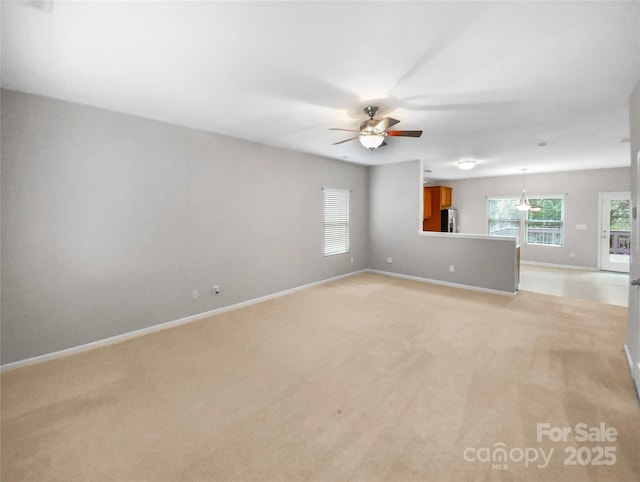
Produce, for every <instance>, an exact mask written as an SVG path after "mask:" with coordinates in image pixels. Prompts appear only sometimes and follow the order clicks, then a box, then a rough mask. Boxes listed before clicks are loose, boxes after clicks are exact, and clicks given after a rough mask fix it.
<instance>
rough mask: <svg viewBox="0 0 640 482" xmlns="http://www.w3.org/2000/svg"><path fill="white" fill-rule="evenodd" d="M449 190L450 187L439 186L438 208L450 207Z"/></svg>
mask: <svg viewBox="0 0 640 482" xmlns="http://www.w3.org/2000/svg"><path fill="white" fill-rule="evenodd" d="M451 191H452V189H451V188H450V187H447V186H440V209H447V208H450V207H451Z"/></svg>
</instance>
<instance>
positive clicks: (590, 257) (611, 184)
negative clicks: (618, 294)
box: [445, 167, 631, 268]
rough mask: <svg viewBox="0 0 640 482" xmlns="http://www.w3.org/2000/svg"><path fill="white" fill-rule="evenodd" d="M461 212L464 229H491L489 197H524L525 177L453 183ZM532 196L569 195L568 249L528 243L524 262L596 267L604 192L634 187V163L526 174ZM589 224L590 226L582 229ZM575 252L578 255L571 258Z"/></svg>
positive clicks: (567, 197) (462, 228) (474, 230)
mask: <svg viewBox="0 0 640 482" xmlns="http://www.w3.org/2000/svg"><path fill="white" fill-rule="evenodd" d="M445 184H446V185H447V186H451V187H452V188H453V205H454V207H456V208H458V210H459V217H460V223H459V224H460V231H461V232H463V233H480V234H487V232H488V211H487V197H493V196H514V197H519V196H520V192H521V190H522V175H521V174H520V175H515V176H503V177H491V178H475V179H465V180H458V181H447V182H445ZM526 188H527V195H529V196H530V197H535V196H537V195H542V196H544V195H565V232H564V236H565V243H564V246H562V247H556V246H532V245H526V244H523V245H522V252H521V255H522V260H523V261H533V262H542V263H552V264H560V265H571V266H580V267H588V268H595V267H597V264H598V234H599V233H598V215H599V214H598V193H599V192H616V191H629V190H630V189H631V181H630V171H629V168H628V167H621V168H615V169H597V170H589V171H572V172H556V173H548V174H527V175H526ZM576 225H586V227H587V229H586V230H578V229H576ZM571 253H573V254H574V257H571V256H570V255H571Z"/></svg>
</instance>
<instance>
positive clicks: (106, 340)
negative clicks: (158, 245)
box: [0, 270, 367, 372]
mask: <svg viewBox="0 0 640 482" xmlns="http://www.w3.org/2000/svg"><path fill="white" fill-rule="evenodd" d="M364 271H367V270H359V271H353V272H351V273H346V274H343V275H340V276H334V277H332V278H327V279H324V280H320V281H314V282H313V283H307V284H305V285H302V286H297V287H295V288H291V289H288V290H284V291H278V292H277V293H272V294H270V295H265V296H260V297H259V298H253V299H251V300H247V301H242V302H240V303H235V304H233V305H228V306H223V307H222V308H216V309H215V310H210V311H205V312H203V313H198V314H195V315H190V316H186V317H184V318H180V319H178V320H173V321H167V322H164V323H159V324H157V325H153V326H149V327H147V328H141V329H139V330H134V331H130V332H127V333H123V334H121V335H115V336H111V337H109V338H103V339H101V340H96V341H92V342H90V343H84V344H82V345H78V346H74V347H71V348H66V349H64V350H59V351H54V352H52V353H46V354H44V355H38V356H34V357H31V358H25V359H24V360H18V361H15V362H11V363H6V364H4V365H1V366H0V371H1V372H5V371H9V370H13V369H15V368H20V367H24V366H27V365H33V364H34V363H40V362H44V361H47V360H53V359H55V358H60V357H63V356H67V355H72V354H74V353H80V352H83V351H86V350H91V349H94V348H98V347H102V346H106V345H110V344H112V343H118V342H120V341H124V340H129V339H131V338H137V337H138V336H142V335H146V334H149V333H153V332H156V331H161V330H166V329H168V328H172V327H174V326H178V325H182V324H185V323H190V322H192V321H197V320H201V319H203V318H207V317H209V316H212V315H217V314H219V313H224V312H226V311H231V310H237V309H238V308H243V307H245V306H249V305H254V304H256V303H261V302H263V301H267V300H271V299H273V298H279V297H281V296H285V295H288V294H291V293H295V292H297V291H300V290H303V289H306V288H311V287H313V286H318V285H322V284H326V283H330V282H332V281H336V280H339V279H341V278H347V277H349V276H353V275H356V274H358V273H362V272H364Z"/></svg>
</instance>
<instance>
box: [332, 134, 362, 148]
mask: <svg viewBox="0 0 640 482" xmlns="http://www.w3.org/2000/svg"><path fill="white" fill-rule="evenodd" d="M358 137H360V136H355V137H351V138H349V139H345V140H344V141H339V142H334V143H333V144H331V145H332V146H337V145H338V144H342V143H343V142H349V141H352V140H354V139H357V138H358Z"/></svg>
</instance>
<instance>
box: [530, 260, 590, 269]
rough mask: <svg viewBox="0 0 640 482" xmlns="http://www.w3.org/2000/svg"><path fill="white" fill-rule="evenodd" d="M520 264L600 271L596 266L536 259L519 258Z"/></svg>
mask: <svg viewBox="0 0 640 482" xmlns="http://www.w3.org/2000/svg"><path fill="white" fill-rule="evenodd" d="M520 264H528V265H531V266H544V267H547V268H563V269H575V270H578V271H600V270H599V269H598V268H593V267H590V266H575V265H572V264H555V263H541V262H538V261H524V260H520Z"/></svg>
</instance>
